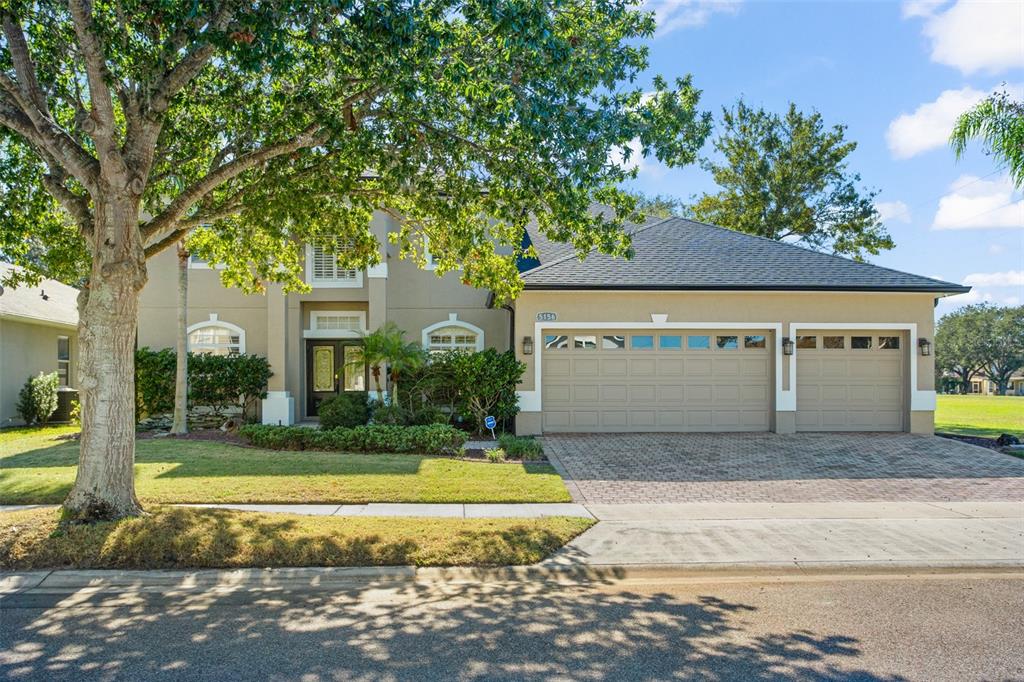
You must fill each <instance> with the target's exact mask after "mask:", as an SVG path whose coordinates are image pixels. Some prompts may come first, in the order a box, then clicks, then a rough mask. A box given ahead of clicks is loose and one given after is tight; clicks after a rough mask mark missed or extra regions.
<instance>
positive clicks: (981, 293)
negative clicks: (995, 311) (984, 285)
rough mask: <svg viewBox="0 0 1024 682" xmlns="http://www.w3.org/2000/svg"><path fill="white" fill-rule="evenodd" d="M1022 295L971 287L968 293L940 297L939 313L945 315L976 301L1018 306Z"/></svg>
mask: <svg viewBox="0 0 1024 682" xmlns="http://www.w3.org/2000/svg"><path fill="white" fill-rule="evenodd" d="M1020 301H1021V297H1020V296H1016V295H1013V294H1010V295H1006V294H1004V293H1000V292H998V291H996V292H992V291H985V290H983V289H977V288H975V289H971V290H970V291H969V292H967V293H966V294H957V295H956V296H946V297H945V298H942V299H939V307H938V314H939V316H942V315H945V314H946V313H948V312H951V311H953V310H956V309H957V308H960V307H962V306H965V305H972V304H974V303H991V304H993V305H999V306H1016V305H1020Z"/></svg>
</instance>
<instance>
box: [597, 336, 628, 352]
mask: <svg viewBox="0 0 1024 682" xmlns="http://www.w3.org/2000/svg"><path fill="white" fill-rule="evenodd" d="M625 347H626V337H625V336H615V335H610V336H602V337H601V348H602V349H604V350H621V349H623V348H625Z"/></svg>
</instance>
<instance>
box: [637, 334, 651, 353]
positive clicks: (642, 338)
mask: <svg viewBox="0 0 1024 682" xmlns="http://www.w3.org/2000/svg"><path fill="white" fill-rule="evenodd" d="M653 348H654V337H653V336H651V335H649V334H641V335H638V336H634V337H633V350H651V349H653Z"/></svg>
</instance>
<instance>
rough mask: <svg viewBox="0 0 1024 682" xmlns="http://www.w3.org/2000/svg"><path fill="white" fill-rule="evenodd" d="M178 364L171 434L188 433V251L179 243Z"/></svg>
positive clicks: (183, 244) (182, 243)
mask: <svg viewBox="0 0 1024 682" xmlns="http://www.w3.org/2000/svg"><path fill="white" fill-rule="evenodd" d="M177 346H178V347H177V350H178V362H177V366H176V373H175V377H174V420H173V422H172V424H171V433H173V434H177V435H182V434H186V433H188V251H186V250H185V243H184V242H179V243H178V344H177Z"/></svg>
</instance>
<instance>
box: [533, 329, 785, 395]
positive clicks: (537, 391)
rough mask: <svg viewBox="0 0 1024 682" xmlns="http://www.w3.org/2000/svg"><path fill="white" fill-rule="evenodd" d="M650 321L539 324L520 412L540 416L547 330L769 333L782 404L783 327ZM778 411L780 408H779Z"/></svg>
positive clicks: (535, 331) (776, 383) (776, 386)
mask: <svg viewBox="0 0 1024 682" xmlns="http://www.w3.org/2000/svg"><path fill="white" fill-rule="evenodd" d="M651 317H652V318H653V319H657V320H658V321H657V322H557V321H555V322H536V323H535V324H534V326H533V347H534V354H535V355H534V359H533V390H532V391H517V394H518V396H519V409H520V410H521V411H523V412H541V411H542V409H543V408H542V401H541V382H542V379H541V369H542V366H543V363H542V361H541V354H542V352H543V346H544V344H542V343H541V342H540V340H541V339H542V338H543V337H544V330H545V329H594V330H603V329H629V330H647V329H649V330H652V331H657V330H659V329H738V330H743V329H770V330H771V331H773V332H775V342H774V346H775V348H774V349H773V353H774V356H775V359H774V362H775V365H774V367H775V368H776V369H775V372H774V374H775V404H776V405H778V404H779V399H780V397H781V396H782V372H781V371H778V368H779V367H781V366H782V343H781V341H780V339H781V338H782V323H781V322H666V321H665V319H664V317H665V316H664V315H659V314H657V313H652V314H651ZM776 409H777V408H776ZM793 409H796V399H795V398H794V400H793Z"/></svg>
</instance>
